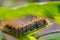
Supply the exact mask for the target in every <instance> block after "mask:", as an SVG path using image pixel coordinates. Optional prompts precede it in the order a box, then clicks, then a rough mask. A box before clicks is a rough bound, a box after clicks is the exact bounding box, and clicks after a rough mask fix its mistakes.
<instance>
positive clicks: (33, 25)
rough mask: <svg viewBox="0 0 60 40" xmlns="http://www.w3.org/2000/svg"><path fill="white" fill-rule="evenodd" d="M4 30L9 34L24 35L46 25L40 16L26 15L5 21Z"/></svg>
mask: <svg viewBox="0 0 60 40" xmlns="http://www.w3.org/2000/svg"><path fill="white" fill-rule="evenodd" d="M5 23H6V25H5V26H4V28H5V29H7V30H9V32H12V33H17V34H22V35H24V34H25V33H26V32H28V31H33V30H35V29H38V28H43V27H45V25H47V24H48V22H47V21H46V19H45V18H43V17H40V16H33V15H27V16H24V17H22V18H15V19H11V20H7V21H5Z"/></svg>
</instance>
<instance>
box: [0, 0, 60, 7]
mask: <svg viewBox="0 0 60 40" xmlns="http://www.w3.org/2000/svg"><path fill="white" fill-rule="evenodd" d="M47 1H60V0H0V7H14V6H18V5H24V4H25V3H28V2H29V3H31V2H47Z"/></svg>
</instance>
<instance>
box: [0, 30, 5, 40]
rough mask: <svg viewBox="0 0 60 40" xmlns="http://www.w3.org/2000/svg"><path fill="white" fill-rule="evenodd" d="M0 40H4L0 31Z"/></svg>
mask: <svg viewBox="0 0 60 40" xmlns="http://www.w3.org/2000/svg"><path fill="white" fill-rule="evenodd" d="M0 40H6V39H5V36H4V35H3V33H2V32H1V31H0Z"/></svg>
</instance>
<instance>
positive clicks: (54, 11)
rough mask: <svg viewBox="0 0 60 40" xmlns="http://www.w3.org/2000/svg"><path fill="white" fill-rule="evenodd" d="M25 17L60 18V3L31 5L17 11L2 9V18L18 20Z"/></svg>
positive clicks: (0, 10)
mask: <svg viewBox="0 0 60 40" xmlns="http://www.w3.org/2000/svg"><path fill="white" fill-rule="evenodd" d="M24 15H37V16H43V17H47V18H52V19H54V18H55V16H60V2H47V3H46V4H43V5H41V4H39V3H29V4H28V5H27V6H26V7H21V8H18V9H16V10H14V9H8V8H0V17H2V18H6V19H10V18H18V17H23V16H24ZM54 20H55V19H54Z"/></svg>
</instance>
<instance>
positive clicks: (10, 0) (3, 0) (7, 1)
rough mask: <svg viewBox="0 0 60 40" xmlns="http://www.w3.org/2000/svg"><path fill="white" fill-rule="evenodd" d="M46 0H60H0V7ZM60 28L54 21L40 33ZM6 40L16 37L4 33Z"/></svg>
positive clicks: (46, 0) (45, 0) (12, 39)
mask: <svg viewBox="0 0 60 40" xmlns="http://www.w3.org/2000/svg"><path fill="white" fill-rule="evenodd" d="M48 1H60V0H0V7H16V6H21V5H25V4H26V3H32V2H48ZM58 30H60V25H58V24H56V23H54V24H53V26H51V27H49V28H46V29H43V30H41V31H40V35H42V34H44V33H49V32H52V31H58ZM4 35H5V36H6V39H7V40H16V38H14V37H12V36H10V35H8V34H5V33H4Z"/></svg>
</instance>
